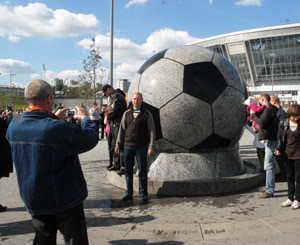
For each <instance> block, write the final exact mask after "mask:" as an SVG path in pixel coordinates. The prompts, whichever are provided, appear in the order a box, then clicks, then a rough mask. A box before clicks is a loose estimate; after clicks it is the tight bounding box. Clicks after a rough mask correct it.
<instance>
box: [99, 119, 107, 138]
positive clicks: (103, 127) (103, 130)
mask: <svg viewBox="0 0 300 245" xmlns="http://www.w3.org/2000/svg"><path fill="white" fill-rule="evenodd" d="M100 126H101V139H104V132H105V124H104V123H103V122H101V123H100ZM106 138H107V135H106Z"/></svg>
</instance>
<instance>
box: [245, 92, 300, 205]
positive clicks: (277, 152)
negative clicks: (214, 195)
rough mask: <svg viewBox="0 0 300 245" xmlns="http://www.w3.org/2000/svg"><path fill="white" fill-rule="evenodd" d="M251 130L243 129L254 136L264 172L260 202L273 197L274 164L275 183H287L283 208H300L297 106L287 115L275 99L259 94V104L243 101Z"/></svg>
mask: <svg viewBox="0 0 300 245" xmlns="http://www.w3.org/2000/svg"><path fill="white" fill-rule="evenodd" d="M245 104H247V106H248V107H247V111H248V112H249V116H250V117H249V119H250V123H252V127H250V126H249V125H246V127H247V128H248V129H249V130H250V131H251V132H252V133H253V134H254V136H255V139H254V145H255V146H256V147H257V156H258V159H259V161H260V166H261V170H262V171H264V170H265V172H266V183H265V187H264V188H261V189H260V191H261V192H262V193H261V194H260V195H259V196H258V197H259V198H270V197H274V192H275V174H276V164H277V165H278V168H279V171H280V175H279V178H278V180H282V179H285V180H287V183H288V199H287V200H286V201H284V202H283V203H281V204H280V205H281V206H282V207H288V206H291V208H292V209H298V208H299V207H300V203H299V201H300V130H299V129H298V123H299V122H300V121H299V120H300V105H298V104H292V105H291V106H290V108H289V109H288V111H287V113H286V112H285V111H284V110H283V108H282V107H281V106H280V101H279V98H278V97H277V96H272V97H270V96H269V95H268V94H262V95H261V96H260V97H259V99H258V101H257V102H256V100H254V99H253V98H252V100H251V99H248V100H247V101H246V103H245Z"/></svg>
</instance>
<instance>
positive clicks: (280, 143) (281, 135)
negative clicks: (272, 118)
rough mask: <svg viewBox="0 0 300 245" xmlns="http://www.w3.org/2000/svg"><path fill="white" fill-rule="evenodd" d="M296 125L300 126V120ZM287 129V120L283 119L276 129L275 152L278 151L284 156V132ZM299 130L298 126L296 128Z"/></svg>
mask: <svg viewBox="0 0 300 245" xmlns="http://www.w3.org/2000/svg"><path fill="white" fill-rule="evenodd" d="M298 125H300V120H299V121H298ZM288 128H289V119H288V118H287V119H285V120H284V121H280V122H279V127H278V144H277V148H276V150H278V151H279V152H280V153H281V155H283V156H286V155H285V148H286V140H287V138H286V131H287V130H288ZM298 128H299V126H298ZM299 133H300V132H299Z"/></svg>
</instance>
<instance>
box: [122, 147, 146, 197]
mask: <svg viewBox="0 0 300 245" xmlns="http://www.w3.org/2000/svg"><path fill="white" fill-rule="evenodd" d="M124 154H125V179H126V185H127V191H126V195H133V167H134V158H135V156H136V159H137V165H138V169H139V193H140V196H142V197H143V196H147V195H148V190H147V187H148V179H147V172H148V164H147V147H144V146H136V147H130V146H124Z"/></svg>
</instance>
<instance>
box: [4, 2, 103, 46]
mask: <svg viewBox="0 0 300 245" xmlns="http://www.w3.org/2000/svg"><path fill="white" fill-rule="evenodd" d="M0 23H1V25H0V36H2V37H6V36H8V37H9V40H10V41H13V42H16V41H18V39H20V37H22V36H24V37H32V36H45V37H50V38H58V37H65V36H69V37H75V36H78V35H81V34H84V33H95V32H96V31H98V30H99V28H100V22H99V21H98V20H97V18H96V17H95V16H94V15H92V14H89V15H85V14H74V13H71V12H69V11H67V10H64V9H56V10H52V9H50V8H48V7H47V6H46V5H45V4H43V3H29V4H28V5H27V6H25V7H24V6H16V7H10V6H8V5H3V4H0Z"/></svg>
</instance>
